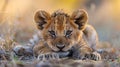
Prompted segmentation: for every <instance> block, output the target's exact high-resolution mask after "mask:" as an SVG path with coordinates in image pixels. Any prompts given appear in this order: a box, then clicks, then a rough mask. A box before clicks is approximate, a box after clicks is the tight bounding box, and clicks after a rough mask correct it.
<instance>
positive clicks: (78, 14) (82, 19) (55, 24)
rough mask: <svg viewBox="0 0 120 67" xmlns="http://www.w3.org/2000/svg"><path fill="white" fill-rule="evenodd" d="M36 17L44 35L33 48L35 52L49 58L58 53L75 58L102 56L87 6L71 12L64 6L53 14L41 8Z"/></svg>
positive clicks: (97, 58) (41, 56)
mask: <svg viewBox="0 0 120 67" xmlns="http://www.w3.org/2000/svg"><path fill="white" fill-rule="evenodd" d="M34 20H35V22H36V24H37V27H38V29H39V30H40V32H41V37H42V40H41V41H40V43H39V44H38V45H35V46H34V48H33V51H34V53H35V55H36V56H38V55H39V56H40V58H43V56H45V57H44V58H46V59H49V58H50V57H51V56H53V55H57V54H58V55H59V56H60V57H65V56H68V57H71V58H73V59H92V60H100V59H101V57H100V54H98V53H97V52H95V50H96V45H97V41H98V37H97V33H96V31H95V29H94V28H93V27H92V26H91V25H88V24H87V22H88V15H87V12H86V11H85V10H83V9H79V10H76V11H74V12H73V13H72V15H68V14H67V13H65V12H64V11H63V10H57V11H55V12H54V13H53V14H51V15H50V14H49V13H48V12H46V11H42V10H40V11H38V12H36V14H35V17H34ZM54 57H55V56H54Z"/></svg>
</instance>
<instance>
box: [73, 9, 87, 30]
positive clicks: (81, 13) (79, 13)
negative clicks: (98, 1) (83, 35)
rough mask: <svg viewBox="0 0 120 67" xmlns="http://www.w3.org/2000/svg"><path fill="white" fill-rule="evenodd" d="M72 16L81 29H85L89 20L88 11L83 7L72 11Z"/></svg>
mask: <svg viewBox="0 0 120 67" xmlns="http://www.w3.org/2000/svg"><path fill="white" fill-rule="evenodd" d="M71 18H72V19H73V20H74V23H75V24H77V26H78V29H79V30H84V29H85V27H86V24H87V21H88V15H87V12H86V11H85V10H83V9H79V10H76V11H74V12H73V13H72V16H71Z"/></svg>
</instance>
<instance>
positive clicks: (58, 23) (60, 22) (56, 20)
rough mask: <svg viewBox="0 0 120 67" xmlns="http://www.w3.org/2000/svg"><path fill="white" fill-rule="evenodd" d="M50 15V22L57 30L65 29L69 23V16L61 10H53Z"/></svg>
mask: <svg viewBox="0 0 120 67" xmlns="http://www.w3.org/2000/svg"><path fill="white" fill-rule="evenodd" d="M51 17H52V24H53V25H54V26H55V27H56V29H57V30H64V29H66V27H68V25H69V23H70V16H69V15H68V14H67V13H65V12H63V11H61V10H58V11H56V12H54V13H53V14H52V15H51Z"/></svg>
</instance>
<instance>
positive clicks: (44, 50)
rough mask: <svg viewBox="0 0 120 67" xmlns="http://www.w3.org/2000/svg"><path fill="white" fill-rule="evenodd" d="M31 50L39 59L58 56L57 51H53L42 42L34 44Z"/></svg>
mask: <svg viewBox="0 0 120 67" xmlns="http://www.w3.org/2000/svg"><path fill="white" fill-rule="evenodd" d="M33 51H34V54H35V56H37V57H38V59H39V60H49V59H56V58H59V56H58V54H57V53H55V52H53V51H52V50H51V49H50V48H48V47H47V46H45V45H44V44H38V45H35V47H34V48H33Z"/></svg>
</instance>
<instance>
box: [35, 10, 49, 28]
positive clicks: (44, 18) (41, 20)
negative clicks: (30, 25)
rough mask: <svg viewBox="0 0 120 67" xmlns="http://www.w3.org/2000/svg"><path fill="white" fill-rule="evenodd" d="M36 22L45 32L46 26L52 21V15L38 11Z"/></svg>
mask: <svg viewBox="0 0 120 67" xmlns="http://www.w3.org/2000/svg"><path fill="white" fill-rule="evenodd" d="M34 20H35V22H36V23H37V27H38V29H40V30H43V29H44V26H45V24H46V23H48V20H50V14H49V13H47V12H46V11H42V10H40V11H37V12H36V13H35V16H34Z"/></svg>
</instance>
